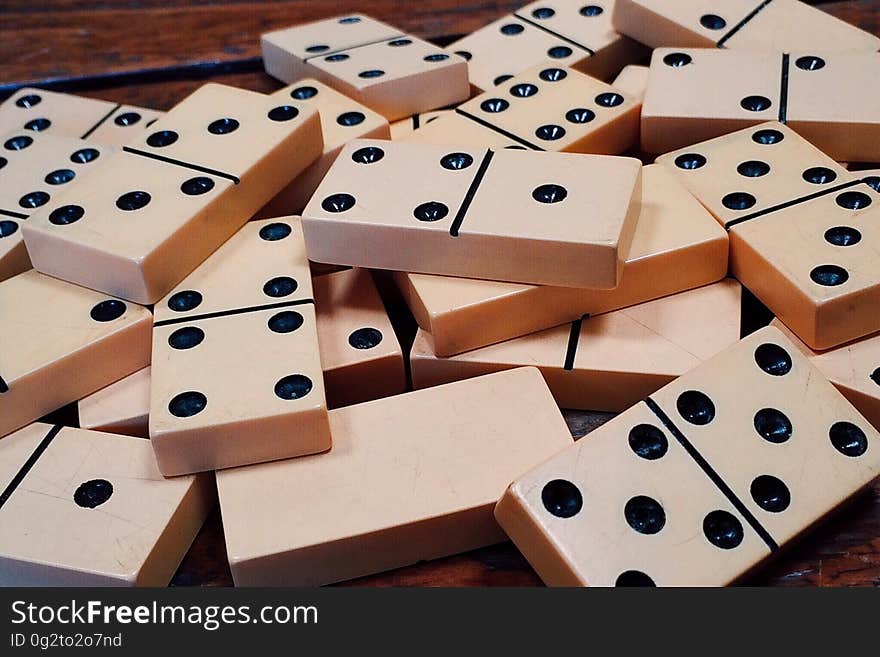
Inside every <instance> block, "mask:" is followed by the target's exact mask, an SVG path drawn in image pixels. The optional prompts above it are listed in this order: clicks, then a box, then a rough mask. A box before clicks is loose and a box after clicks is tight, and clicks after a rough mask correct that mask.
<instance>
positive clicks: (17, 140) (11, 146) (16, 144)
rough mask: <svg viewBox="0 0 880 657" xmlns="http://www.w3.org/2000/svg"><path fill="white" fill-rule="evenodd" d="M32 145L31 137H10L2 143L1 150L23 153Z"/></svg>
mask: <svg viewBox="0 0 880 657" xmlns="http://www.w3.org/2000/svg"><path fill="white" fill-rule="evenodd" d="M33 143H34V139H33V137H28V136H27V135H18V136H16V137H10V138H9V139H7V140H6V141H5V142H3V148H5V149H6V150H7V151H23V150H24V149H25V148H27V147H28V146H30V145H31V144H33Z"/></svg>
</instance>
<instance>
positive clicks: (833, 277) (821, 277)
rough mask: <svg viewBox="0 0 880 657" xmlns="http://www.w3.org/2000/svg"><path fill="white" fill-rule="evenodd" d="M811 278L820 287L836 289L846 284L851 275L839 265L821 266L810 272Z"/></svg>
mask: <svg viewBox="0 0 880 657" xmlns="http://www.w3.org/2000/svg"><path fill="white" fill-rule="evenodd" d="M810 278H811V279H812V281H813V282H814V283H816V284H818V285H824V286H825V287H834V286H835V285H843V284H844V283H846V282H847V281H848V280H849V273H848V272H847V271H846V269H844V268H843V267H839V266H837V265H819V266H818V267H815V268H813V271H811V272H810Z"/></svg>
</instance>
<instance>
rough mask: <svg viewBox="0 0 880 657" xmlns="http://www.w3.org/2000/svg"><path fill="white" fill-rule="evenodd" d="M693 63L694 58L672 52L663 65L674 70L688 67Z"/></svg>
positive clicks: (664, 59) (665, 58)
mask: <svg viewBox="0 0 880 657" xmlns="http://www.w3.org/2000/svg"><path fill="white" fill-rule="evenodd" d="M692 61H694V60H693V58H692V57H691V56H690V55H688V54H687V53H683V52H671V53H669V54H668V55H666V56H665V57H664V58H663V63H664V64H666V65H667V66H671V67H673V68H680V67H682V66H687V65H688V64H690V63H691V62H692Z"/></svg>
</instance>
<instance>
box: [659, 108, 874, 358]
mask: <svg viewBox="0 0 880 657" xmlns="http://www.w3.org/2000/svg"><path fill="white" fill-rule="evenodd" d="M657 161H658V162H659V163H661V164H662V165H663V166H666V167H668V169H669V170H670V171H675V172H676V174H677V175H678V176H679V179H680V180H681V181H682V182H683V183H684V184H685V185H686V186H687V187H688V189H689V190H690V191H691V193H692V194H694V196H696V197H697V199H699V200H700V202H701V203H703V205H704V206H706V208H707V209H708V210H709V211H710V212H712V214H713V215H715V217H716V218H717V219H718V221H719V222H720V223H721V224H722V225H724V226H725V227H726V228H727V229H728V230H729V235H730V259H731V271H732V272H733V275H734V276H736V278H737V279H739V280H740V282H741V283H742V284H743V285H745V286H746V287H747V288H748V289H749V290H751V291H752V292H753V293H754V294H755V296H757V297H758V298H759V299H760V300H761V301H762V302H764V304H765V305H766V306H767V307H768V308H770V310H772V311H773V313H774V314H776V315H777V316H778V317H779V319H781V320H782V321H783V322H784V323H785V325H786V326H788V327H789V328H790V329H791V330H793V331H794V332H795V334H796V335H797V336H798V337H799V338H800V339H801V340H803V341H804V342H806V343H807V344H808V345H809V346H810V347H811V348H813V349H829V348H831V347H835V346H837V345H840V344H843V343H844V342H849V341H850V340H855V339H856V338H860V337H862V336H865V335H868V334H870V333H874V332H876V331H878V330H880V314H878V313H877V308H878V307H880V306H878V304H880V271H878V269H877V267H876V258H877V252H878V249H880V225H878V221H877V217H880V195H878V194H877V192H875V191H874V190H873V189H872V188H871V187H870V186H869V185H867V184H865V183H862V182H860V181H859V179H858V177H857V174H855V173H853V172H850V171H846V170H845V169H843V168H842V167H841V166H840V165H838V164H837V163H835V162H834V161H833V160H832V159H831V158H829V157H828V156H826V155H825V154H824V153H822V152H821V151H819V150H818V149H816V148H814V147H813V146H812V145H810V144H809V143H808V142H807V141H806V140H804V139H803V138H801V137H799V136H798V135H797V134H796V133H795V132H793V131H792V130H791V129H790V128H786V127H785V126H783V125H781V124H779V123H766V124H761V125H759V126H756V127H754V128H747V129H746V130H741V131H739V132H734V133H731V134H729V135H725V136H724V137H719V138H717V139H713V140H710V141H707V142H703V143H701V144H696V145H694V146H689V147H687V148H686V149H682V150H681V151H674V152H672V153H668V154H667V155H664V156H662V157H660V158H658V159H657Z"/></svg>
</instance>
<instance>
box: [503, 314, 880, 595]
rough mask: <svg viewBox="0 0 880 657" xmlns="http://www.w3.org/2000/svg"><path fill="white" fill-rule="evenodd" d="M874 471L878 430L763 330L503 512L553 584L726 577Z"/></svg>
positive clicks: (535, 476)
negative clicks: (609, 476) (612, 475)
mask: <svg viewBox="0 0 880 657" xmlns="http://www.w3.org/2000/svg"><path fill="white" fill-rule="evenodd" d="M608 472H614V473H615V476H614V477H612V478H608V477H607V476H603V473H608ZM878 474H880V435H878V433H877V431H876V430H874V429H873V428H872V427H871V426H870V424H869V423H868V422H867V421H866V420H865V419H864V418H863V417H861V416H860V415H859V414H858V413H857V412H856V410H855V409H854V408H853V407H852V406H851V405H850V404H849V402H847V401H846V399H844V398H843V396H841V394H840V393H839V392H837V391H836V390H835V389H834V387H833V386H832V385H831V384H830V383H829V382H828V381H826V380H825V379H824V378H823V377H822V375H821V373H820V372H819V371H818V370H816V369H815V368H814V367H813V366H812V365H811V364H810V363H809V361H808V359H807V358H806V357H805V356H803V355H802V354H801V353H800V352H799V351H798V350H797V348H796V347H795V346H794V345H792V344H791V343H790V342H789V341H788V340H787V339H786V338H785V337H784V336H783V334H782V333H780V332H779V331H778V330H776V329H773V328H765V329H762V330H760V331H758V332H756V333H754V334H752V335H751V336H749V337H748V338H746V339H744V340H742V341H741V342H739V343H737V344H736V345H734V346H732V347H730V348H729V349H726V350H725V351H723V352H721V353H720V354H718V355H717V356H715V357H714V358H712V359H711V360H709V361H708V362H706V363H704V364H702V365H700V366H698V367H697V368H696V369H694V370H692V371H691V372H689V373H688V374H685V375H684V376H682V377H680V378H679V379H677V380H675V381H674V382H672V383H670V384H669V385H667V386H665V387H664V388H662V389H661V390H659V391H658V392H657V393H655V394H654V395H652V396H651V397H649V398H648V399H647V400H646V401H645V402H643V403H640V404H638V405H636V406H634V407H633V408H631V409H630V410H628V411H626V412H625V413H624V414H622V415H620V416H619V417H617V418H615V419H613V420H611V421H610V422H608V423H606V424H605V425H603V426H602V427H600V428H599V429H597V430H596V431H594V432H593V433H592V434H591V435H590V437H589V438H587V439H584V440H581V441H580V442H578V443H576V444H575V445H574V446H573V447H570V448H569V449H567V450H565V451H564V452H561V453H560V454H558V455H557V456H555V457H554V458H552V459H551V460H549V461H547V462H546V463H544V464H543V465H540V466H538V467H537V468H535V469H534V470H532V471H531V472H530V473H528V474H526V475H525V476H523V477H520V478H519V479H518V480H516V481H515V482H514V483H513V484H512V485H511V487H510V488H509V489H508V491H507V493H506V494H505V495H504V497H503V498H502V500H501V501H500V502H499V504H498V507H497V508H496V510H495V515H496V518H497V519H498V521H499V523H500V524H501V526H502V527H503V528H504V529H505V531H506V532H507V533H508V535H510V537H511V538H512V539H513V541H514V543H516V545H517V546H518V547H519V548H520V550H521V551H522V552H523V554H525V556H526V558H527V559H529V561H530V562H531V563H532V565H533V566H534V567H535V569H536V570H537V571H538V573H539V574H540V575H541V577H542V578H543V579H544V581H545V582H547V583H548V584H557V585H559V584H561V585H587V584H589V585H598V586H609V585H618V586H623V585H647V586H651V585H659V586H693V585H723V584H728V583H731V582H733V581H736V580H738V579H740V578H741V577H742V576H743V575H744V574H746V573H747V572H749V571H750V570H752V569H753V568H754V567H756V566H757V565H758V564H760V563H762V562H763V561H764V560H765V559H767V558H768V557H770V556H772V555H773V554H774V553H775V552H777V551H778V549H779V548H783V547H787V546H788V544H790V543H791V542H792V540H794V539H795V538H797V537H798V536H800V535H801V534H803V533H804V532H805V531H807V530H808V529H810V528H811V527H813V526H814V525H815V524H816V523H818V522H819V521H821V520H822V519H824V518H825V517H826V516H827V515H828V514H830V513H832V512H833V511H834V510H835V509H836V508H837V507H839V506H840V505H841V504H843V503H844V502H845V501H846V500H848V499H849V498H851V497H853V496H854V495H856V494H857V493H859V492H860V491H861V490H862V489H864V488H865V487H866V486H867V485H868V484H869V483H870V482H871V481H872V480H873V479H874V478H876V477H877V475H878ZM817 481H821V482H822V485H821V486H817V485H816V482H817ZM673 552H674V554H675V555H676V558H674V559H672V558H669V555H670V554H671V553H673Z"/></svg>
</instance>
